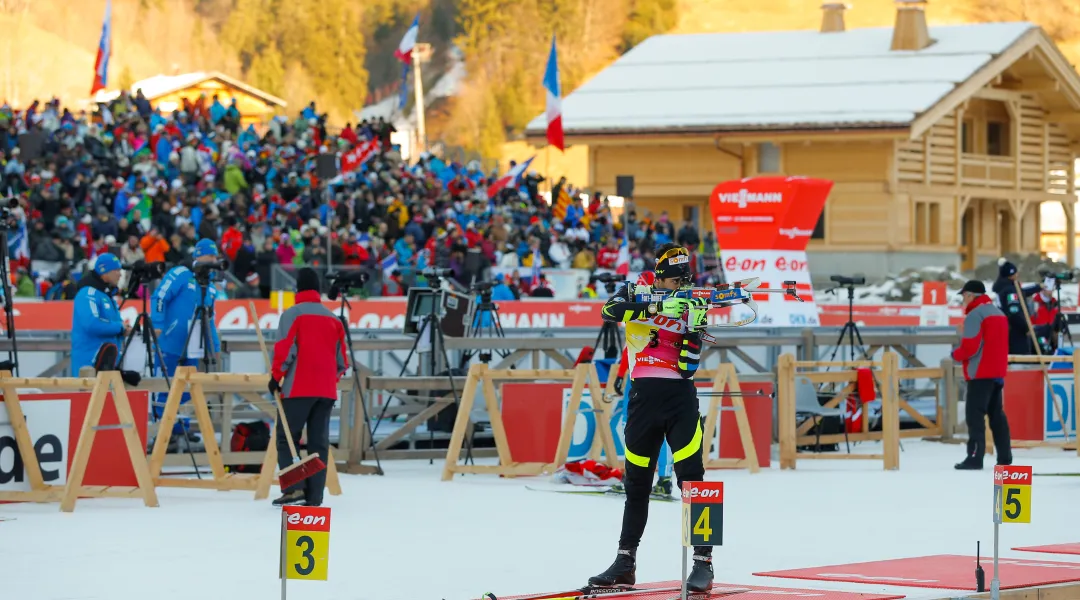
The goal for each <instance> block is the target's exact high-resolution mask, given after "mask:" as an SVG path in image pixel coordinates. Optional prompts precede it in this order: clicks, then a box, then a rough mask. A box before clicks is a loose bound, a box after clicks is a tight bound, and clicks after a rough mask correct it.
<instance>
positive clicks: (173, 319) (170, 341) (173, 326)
mask: <svg viewBox="0 0 1080 600" xmlns="http://www.w3.org/2000/svg"><path fill="white" fill-rule="evenodd" d="M194 257H195V264H196V265H198V264H200V263H211V262H214V261H215V260H217V258H218V251H217V246H215V245H214V242H213V240H209V239H202V240H199V242H198V243H197V244H195V252H194ZM205 292H206V295H205V296H204V297H203V298H202V299H201V300H200V299H199V294H200V286H199V283H198V281H196V280H195V273H194V272H193V271H192V270H191V269H190V268H188V267H186V266H183V265H179V266H176V267H173V268H172V269H170V270H169V272H168V273H166V274H165V277H163V278H162V279H161V283H160V284H159V285H158V288H157V290H155V291H154V296H153V298H152V300H151V310H150V321H151V322H152V323H153V325H154V333H155V334H156V335H157V339H158V345H159V346H160V347H161V358H162V361H164V363H165V370H166V372H167V373H168V374H169V377H172V376H173V374H174V373H176V367H179V366H197V365H198V357H192V356H189V354H188V349H189V347H190V346H192V345H194V344H195V343H197V340H198V339H199V337H198V336H199V335H200V333H201V331H200V329H199V324H198V323H194V327H195V328H194V330H192V323H193V321H194V319H195V309H196V308H197V307H198V306H199V305H200V304H201V305H202V306H205V307H207V317H208V318H207V322H208V323H209V325H210V337H211V341H212V342H213V348H212V349H211V348H207V349H205V351H207V352H209V351H211V350H212V351H213V352H214V353H215V354H216V353H217V352H218V351H219V350H220V349H221V342H220V340H219V339H218V332H217V324H216V323H215V322H214V319H213V314H212V313H211V312H210V311H212V310H213V307H214V298H215V297H216V290H215V289H214V285H213V283H212V282H211V284H210V285H208V286H207V287H206V290H205ZM188 332H191V336H192V338H193V339H194V340H196V342H195V343H192V344H190V345H189V340H188ZM188 400H189V396H188V395H187V394H184V396H183V398H182V399H181V400H180V402H181V403H184V402H187V401H188ZM164 407H165V394H159V397H158V401H157V402H155V403H154V415H155V416H157V417H161V411H162V409H164ZM185 424H186V421H185ZM181 431H182V429H181V426H180V422H179V421H178V422H177V424H176V426H175V427H174V429H173V433H180V432H181Z"/></svg>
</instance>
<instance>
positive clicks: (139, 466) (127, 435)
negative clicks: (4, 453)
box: [0, 371, 158, 512]
mask: <svg viewBox="0 0 1080 600" xmlns="http://www.w3.org/2000/svg"><path fill="white" fill-rule="evenodd" d="M19 388H23V389H27V388H30V389H40V390H50V391H89V392H90V403H89V405H88V406H87V409H86V418H85V419H83V425H82V431H81V433H80V434H79V442H78V444H76V446H75V454H74V456H73V458H72V462H71V468H70V470H69V471H68V475H67V483H66V484H65V485H64V486H63V487H61V486H55V485H47V484H46V483H45V481H44V479H43V477H42V474H41V465H40V464H39V463H38V460H37V453H36V452H35V451H34V444H33V442H32V438H31V437H30V431H29V429H28V428H27V424H26V417H25V415H24V414H23V411H22V406H21V404H20V402H19V392H18V389H19ZM0 390H2V391H3V393H4V406H5V408H6V409H7V413H8V418H9V420H10V421H11V428H12V430H14V432H15V443H16V445H17V446H18V448H19V455H20V456H21V457H22V461H23V465H24V466H25V468H26V473H27V478H28V479H29V481H30V491H28V492H0V501H5V502H60V510H62V511H64V512H72V511H73V510H75V503H76V501H77V500H78V499H79V498H80V497H84V498H87V497H88V498H142V499H143V504H145V505H146V506H157V505H158V499H157V492H156V491H155V490H154V481H153V478H152V477H151V476H150V469H149V467H148V466H147V464H146V449H145V448H144V447H143V444H142V441H141V440H140V439H139V434H138V432H137V431H136V428H135V418H134V416H133V415H132V413H131V404H130V401H129V400H128V395H127V392H126V391H125V389H124V382H123V380H122V379H120V373H119V372H118V371H108V372H103V373H98V374H97V376H96V377H93V378H88V377H53V378H45V377H12V376H11V372H9V371H0ZM110 391H111V392H112V394H111V396H110V394H109V392H110ZM110 397H111V398H112V401H113V404H114V405H115V407H116V414H117V417H118V418H119V421H118V423H117V424H116V425H110V426H108V428H109V429H120V430H121V431H123V435H124V444H125V446H127V450H128V457H129V459H130V460H131V467H132V469H133V470H134V472H135V479H136V481H137V482H138V485H137V486H87V485H83V477H84V476H85V474H86V465H87V463H88V462H89V460H90V450H91V449H92V448H93V446H94V437H95V436H96V434H97V430H98V429H99V423H100V421H101V411H102V409H104V407H105V402H106V401H107V399H108V398H110Z"/></svg>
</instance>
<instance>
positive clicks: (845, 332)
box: [829, 285, 870, 362]
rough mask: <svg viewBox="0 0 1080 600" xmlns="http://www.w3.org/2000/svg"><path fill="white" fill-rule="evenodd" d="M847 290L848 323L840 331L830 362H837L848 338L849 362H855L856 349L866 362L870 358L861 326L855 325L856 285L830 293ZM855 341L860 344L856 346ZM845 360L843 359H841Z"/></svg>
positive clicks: (840, 286)
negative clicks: (860, 330) (845, 339)
mask: <svg viewBox="0 0 1080 600" xmlns="http://www.w3.org/2000/svg"><path fill="white" fill-rule="evenodd" d="M839 289H846V290H847V297H848V309H847V310H848V313H847V314H848V319H847V323H844V327H843V328H842V329H841V330H840V335H839V336H838V337H837V338H836V346H835V347H833V351H832V354H831V355H830V356H829V361H830V362H831V361H834V360H836V355H837V353H839V352H840V348H843V347H844V338H845V337H847V346H848V356H849V357H848V358H847V360H849V361H851V362H855V348H858V349H859V354H860V355H861V356H862V357H863V358H864V359H866V360H870V358H869V357H868V356H867V355H866V349H865V347H864V344H863V339H862V334H861V333H859V326H858V325H856V324H855V286H854V285H838V286H836V287H834V288H832V289H831V290H829V291H830V292H833V293H835V292H836V290H839ZM855 340H858V341H859V343H858V344H856V343H855ZM841 359H843V357H841Z"/></svg>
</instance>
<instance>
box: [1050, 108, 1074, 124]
mask: <svg viewBox="0 0 1080 600" xmlns="http://www.w3.org/2000/svg"><path fill="white" fill-rule="evenodd" d="M1046 121H1047V122H1048V123H1057V124H1059V125H1080V111H1068V112H1052V113H1047V114H1046Z"/></svg>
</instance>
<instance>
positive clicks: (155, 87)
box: [94, 71, 286, 107]
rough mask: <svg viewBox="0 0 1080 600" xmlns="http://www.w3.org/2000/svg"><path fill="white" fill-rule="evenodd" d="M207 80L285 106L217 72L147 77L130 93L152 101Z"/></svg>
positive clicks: (108, 96) (102, 95)
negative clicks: (138, 94)
mask: <svg viewBox="0 0 1080 600" xmlns="http://www.w3.org/2000/svg"><path fill="white" fill-rule="evenodd" d="M209 79H217V80H219V81H221V82H222V83H224V84H226V85H228V86H230V87H233V88H236V89H238V90H242V91H243V92H245V93H247V94H250V95H252V96H255V97H256V98H258V99H260V100H262V101H263V102H265V103H267V104H272V105H275V106H280V107H285V105H286V102H285V101H284V100H282V99H281V98H278V97H277V96H274V95H271V94H268V93H266V92H264V91H262V90H260V89H258V88H256V87H252V86H250V85H248V84H246V83H244V82H243V81H240V80H239V79H235V78H233V77H229V76H228V75H226V74H224V73H221V72H219V71H196V72H193V73H182V74H180V75H154V76H153V77H148V78H146V79H142V80H139V81H136V82H135V83H133V84H131V89H130V92H131V93H132V94H134V93H135V92H136V91H137V90H140V89H141V90H142V91H143V95H145V96H146V97H147V99H149V100H154V99H155V98H160V97H161V96H165V95H167V94H171V93H173V92H176V91H179V90H183V89H187V88H189V87H192V86H195V85H198V84H200V83H202V82H204V81H207V80H209ZM119 95H120V94H119V92H116V91H111V92H105V91H102V92H98V95H97V96H95V97H94V100H95V101H97V102H108V101H109V100H112V99H114V98H116V97H117V96H119Z"/></svg>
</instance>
